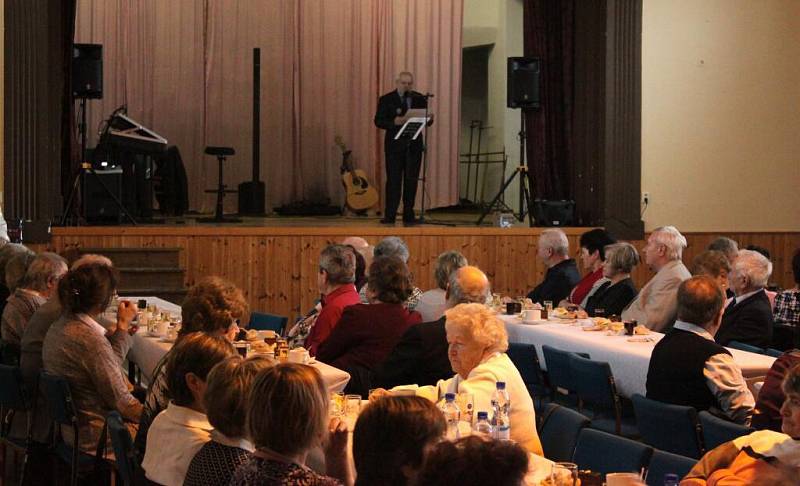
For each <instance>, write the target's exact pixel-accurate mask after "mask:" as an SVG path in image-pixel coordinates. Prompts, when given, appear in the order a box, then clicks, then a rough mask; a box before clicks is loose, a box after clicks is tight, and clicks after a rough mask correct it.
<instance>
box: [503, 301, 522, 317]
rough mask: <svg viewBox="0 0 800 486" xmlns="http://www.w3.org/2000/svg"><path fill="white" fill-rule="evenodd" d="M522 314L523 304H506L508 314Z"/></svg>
mask: <svg viewBox="0 0 800 486" xmlns="http://www.w3.org/2000/svg"><path fill="white" fill-rule="evenodd" d="M520 312H522V304H521V303H519V302H506V314H509V315H513V314H519V313H520Z"/></svg>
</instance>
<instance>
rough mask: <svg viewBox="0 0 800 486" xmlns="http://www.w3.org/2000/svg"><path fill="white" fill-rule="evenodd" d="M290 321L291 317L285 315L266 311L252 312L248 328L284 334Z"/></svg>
mask: <svg viewBox="0 0 800 486" xmlns="http://www.w3.org/2000/svg"><path fill="white" fill-rule="evenodd" d="M288 321H289V318H288V317H284V316H278V315H275V314H267V313H266V312H251V313H250V323H249V324H248V325H247V328H248V329H255V330H256V331H275V332H276V333H278V334H279V335H282V334H283V330H284V329H285V328H286V323H287V322H288Z"/></svg>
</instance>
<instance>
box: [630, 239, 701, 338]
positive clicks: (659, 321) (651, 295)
mask: <svg viewBox="0 0 800 486" xmlns="http://www.w3.org/2000/svg"><path fill="white" fill-rule="evenodd" d="M684 248H686V238H684V236H683V235H682V234H680V232H679V231H678V230H677V229H675V227H674V226H662V227H660V228H656V229H654V230H653V232H652V233H650V237H649V238H647V245H646V246H645V247H644V260H645V263H647V265H648V266H649V267H650V269H651V270H653V271H655V272H656V274H655V276H654V277H653V278H651V279H650V281H649V282H647V283H646V284H645V286H644V287H642V290H640V291H639V294H638V295H637V296H636V298H635V299H633V302H631V303H630V305H628V307H627V308H626V309H625V310H624V311H623V312H622V319H624V320H626V321H630V320H633V319H635V320H636V321H637V322H638V323H639V324H641V325H643V326H646V327H648V328H650V329H652V330H654V331H660V332H664V331H665V330H667V329H668V328H669V326H671V325H672V323H673V322H675V313H676V309H677V303H676V293H677V290H678V286H679V285H680V284H681V282H683V281H684V280H686V279H688V278H689V277H691V274H690V273H689V270H687V269H686V267H685V266H684V265H683V262H682V261H681V256H682V255H683V249H684Z"/></svg>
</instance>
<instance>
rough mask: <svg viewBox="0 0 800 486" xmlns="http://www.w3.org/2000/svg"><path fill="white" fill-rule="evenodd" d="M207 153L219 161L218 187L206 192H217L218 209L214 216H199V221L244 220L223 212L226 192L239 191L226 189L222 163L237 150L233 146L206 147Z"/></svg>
mask: <svg viewBox="0 0 800 486" xmlns="http://www.w3.org/2000/svg"><path fill="white" fill-rule="evenodd" d="M206 154H208V155H213V156H215V157H216V158H217V161H218V162H219V183H218V184H217V188H216V189H206V191H205V192H206V193H210V194H214V193H216V194H217V210H216V212H215V213H214V217H213V218H198V219H197V221H199V222H201V223H240V222H241V221H242V220H241V219H237V218H226V217H225V216H224V215H223V214H222V199H223V198H224V197H225V194H235V193H237V192H238V191H235V190H233V189H225V184H223V183H222V181H223V177H222V163H223V162H225V159H226V157H229V156H231V155H234V154H236V151H235V150H233V147H212V146H208V147H206Z"/></svg>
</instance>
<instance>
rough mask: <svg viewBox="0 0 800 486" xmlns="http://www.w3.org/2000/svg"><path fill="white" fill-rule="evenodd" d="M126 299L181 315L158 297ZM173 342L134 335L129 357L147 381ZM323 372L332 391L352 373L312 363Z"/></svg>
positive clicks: (340, 386) (340, 385) (143, 335)
mask: <svg viewBox="0 0 800 486" xmlns="http://www.w3.org/2000/svg"><path fill="white" fill-rule="evenodd" d="M126 299H128V300H131V301H132V302H136V301H137V300H139V299H145V300H147V303H148V304H155V305H156V306H157V307H158V310H159V311H166V312H168V313H169V314H170V315H173V316H180V315H181V308H180V306H177V305H175V304H173V303H172V302H168V301H166V300H163V299H159V298H158V297H126ZM172 345H173V344H172V343H170V342H165V341H164V340H163V339H161V338H158V337H150V336H148V335H147V332H146V330H145V329H139V332H137V333H136V334H134V335H133V343H132V345H131V349H130V351H129V352H128V359H129V360H130V361H132V362H134V363H136V365H137V366H138V367H139V369H140V370H141V371H142V376H143V378H144V379H145V381H146V382H147V383H151V382H152V378H153V371H154V370H155V368H156V366H157V365H158V363H159V361H161V358H163V357H164V355H165V354H167V352H168V351H169V350H170V349H171V348H172ZM311 366H313V367H315V368H316V369H317V370H319V372H320V373H321V374H322V379H323V380H325V384H326V385H328V389H329V390H330V391H336V392H339V391H343V390H344V387H345V386H346V385H347V382H348V381H350V374H349V373H348V372H346V371H343V370H340V369H339V368H334V367H333V366H330V365H328V364H325V363H322V362H320V361H316V362H314V363H312V364H311Z"/></svg>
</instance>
